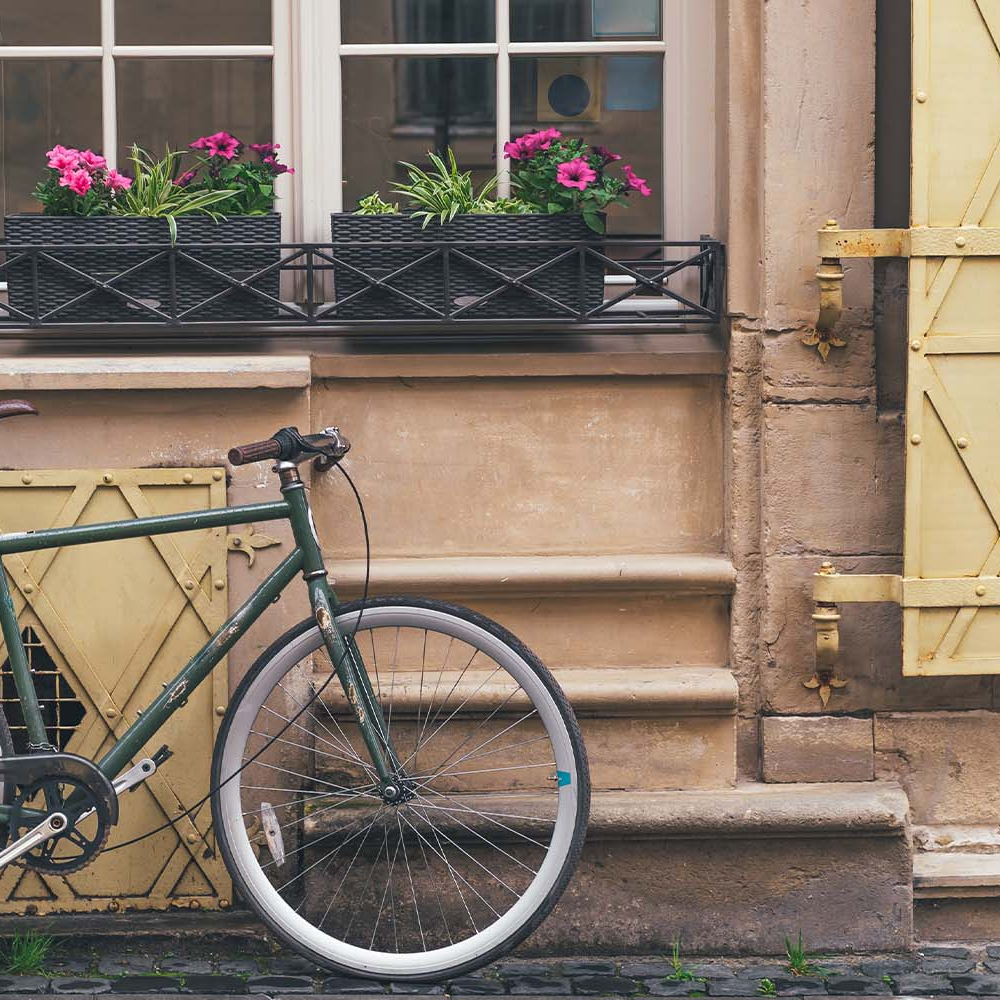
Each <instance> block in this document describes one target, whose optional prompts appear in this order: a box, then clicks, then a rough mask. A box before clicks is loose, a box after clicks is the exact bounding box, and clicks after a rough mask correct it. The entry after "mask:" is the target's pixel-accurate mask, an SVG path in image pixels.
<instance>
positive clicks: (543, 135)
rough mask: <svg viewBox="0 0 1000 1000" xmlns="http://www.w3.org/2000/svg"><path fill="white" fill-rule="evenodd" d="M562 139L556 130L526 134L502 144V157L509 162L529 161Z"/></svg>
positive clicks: (550, 129) (560, 133)
mask: <svg viewBox="0 0 1000 1000" xmlns="http://www.w3.org/2000/svg"><path fill="white" fill-rule="evenodd" d="M561 138H562V132H560V131H559V129H557V128H547V129H544V130H543V131H541V132H528V133H527V134H526V135H522V136H521V137H520V138H519V139H515V140H514V141H513V142H505V143H504V144H503V155H504V156H505V157H506V158H507V159H509V160H530V159H531V158H532V157H533V156H534V155H535V154H536V153H541V152H543V151H544V150H546V149H548V148H549V147H550V146H551V145H552V143H553V142H555V141H556V139H561Z"/></svg>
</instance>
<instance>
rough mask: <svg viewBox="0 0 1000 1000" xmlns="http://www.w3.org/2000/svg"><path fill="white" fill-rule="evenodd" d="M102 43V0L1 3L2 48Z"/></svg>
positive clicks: (1, 0)
mask: <svg viewBox="0 0 1000 1000" xmlns="http://www.w3.org/2000/svg"><path fill="white" fill-rule="evenodd" d="M100 44H101V5H100V0H31V2H30V3H28V2H27V0H0V45H100Z"/></svg>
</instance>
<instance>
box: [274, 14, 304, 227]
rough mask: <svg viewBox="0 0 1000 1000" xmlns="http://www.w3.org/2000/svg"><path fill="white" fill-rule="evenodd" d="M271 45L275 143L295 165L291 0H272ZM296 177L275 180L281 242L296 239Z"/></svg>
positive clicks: (296, 154)
mask: <svg viewBox="0 0 1000 1000" xmlns="http://www.w3.org/2000/svg"><path fill="white" fill-rule="evenodd" d="M271 42H272V44H273V46H274V57H273V59H272V61H271V80H272V83H271V93H272V102H273V108H272V120H273V122H274V128H273V132H274V135H273V140H272V141H275V142H280V143H281V149H282V153H283V154H284V155H283V156H282V157H281V158H282V160H283V161H284V162H285V163H291V164H292V165H293V166H294V165H295V164H297V163H298V162H299V151H298V146H297V143H296V141H295V138H294V126H293V123H292V116H293V110H292V109H293V108H294V107H295V103H294V101H295V92H296V89H297V88H296V87H295V82H294V81H293V79H292V0H272V4H271ZM296 176H299V175H298V174H294V175H292V176H289V175H288V174H283V175H282V176H281V177H278V178H276V179H275V180H276V187H277V189H278V194H279V196H280V198H281V204H280V205H279V206H278V207H279V209H280V210H281V239H282V240H283V241H285V242H289V241H291V240H293V239H295V235H294V234H295V226H294V220H295V203H296V199H295V193H296V191H295V189H296V187H297V185H296V184H295V183H294V180H295V177H296Z"/></svg>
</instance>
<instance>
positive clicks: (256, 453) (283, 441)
mask: <svg viewBox="0 0 1000 1000" xmlns="http://www.w3.org/2000/svg"><path fill="white" fill-rule="evenodd" d="M350 450H351V442H350V441H348V440H347V438H345V437H344V435H343V434H341V433H340V429H339V428H337V427H327V428H325V429H324V430H322V431H321V432H320V433H319V434H300V433H299V430H298V428H297V427H282V428H281V430H279V431H275V432H274V436H273V437H270V438H268V439H267V440H266V441H254V442H253V443H252V444H240V445H237V446H236V447H235V448H231V449H230V450H229V462H230V464H231V465H249V464H250V463H251V462H265V461H268V460H271V459H274V460H277V461H280V462H296V463H298V462H304V461H307V460H308V459H310V458H324V459H326V460H327V461H328V462H329V463H336V462H339V461H340V460H341V459H342V458H343V457H344V456H345V455H346V454H347V453H348V451H350Z"/></svg>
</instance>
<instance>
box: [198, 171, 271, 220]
mask: <svg viewBox="0 0 1000 1000" xmlns="http://www.w3.org/2000/svg"><path fill="white" fill-rule="evenodd" d="M202 162H203V164H204V163H205V161H202ZM274 177H275V175H274V173H273V171H272V170H270V169H269V168H268V166H267V164H266V163H227V164H226V165H225V166H222V167H220V166H216V165H215V164H212V165H211V167H210V169H206V170H205V172H204V174H203V175H202V179H201V180H200V181H197V182H194V183H192V184H190V185H189V186H188V188H187V190H189V191H191V192H202V191H223V192H224V193H225V195H226V197H225V198H223V199H221V200H220V201H219V202H218V210H219V211H220V212H221V213H222V214H223V215H267V214H268V213H269V212H270V211H271V210H272V209H273V208H274Z"/></svg>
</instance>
